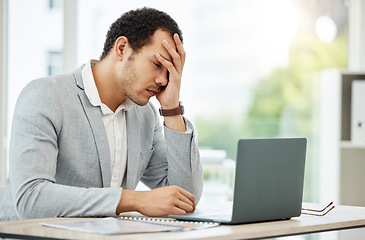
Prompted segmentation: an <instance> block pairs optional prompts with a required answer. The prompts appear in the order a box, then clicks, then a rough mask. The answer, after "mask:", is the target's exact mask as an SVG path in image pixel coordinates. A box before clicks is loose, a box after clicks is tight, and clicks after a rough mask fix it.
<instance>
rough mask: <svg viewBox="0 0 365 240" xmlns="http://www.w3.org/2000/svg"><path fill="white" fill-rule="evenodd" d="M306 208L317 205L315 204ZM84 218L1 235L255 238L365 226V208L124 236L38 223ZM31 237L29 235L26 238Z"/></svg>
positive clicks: (26, 223) (9, 227) (1, 228)
mask: <svg viewBox="0 0 365 240" xmlns="http://www.w3.org/2000/svg"><path fill="white" fill-rule="evenodd" d="M305 207H310V208H320V207H318V205H316V204H309V205H308V204H306V205H305ZM82 219H84V218H47V219H32V220H20V221H10V222H0V237H4V238H5V237H9V235H5V234H13V235H16V236H13V237H16V238H22V237H23V238H24V239H42V237H43V239H44V238H60V239H61V238H62V239H66V238H69V239H70V238H72V239H101V238H102V239H256V238H271V237H279V236H289V235H297V234H308V233H315V232H325V231H332V230H342V229H350V228H359V227H365V207H352V206H336V208H335V209H333V210H332V211H331V212H329V213H328V214H327V215H326V216H323V217H318V216H310V215H302V216H300V217H295V218H292V219H291V220H283V221H272V222H263V223H251V224H242V225H232V226H230V225H221V226H219V227H215V228H207V229H201V230H193V231H186V232H159V233H144V234H124V235H112V236H107V235H98V234H89V233H81V232H74V231H69V230H63V229H57V228H50V227H44V226H41V225H39V222H58V221H76V220H82ZM29 236H32V237H29Z"/></svg>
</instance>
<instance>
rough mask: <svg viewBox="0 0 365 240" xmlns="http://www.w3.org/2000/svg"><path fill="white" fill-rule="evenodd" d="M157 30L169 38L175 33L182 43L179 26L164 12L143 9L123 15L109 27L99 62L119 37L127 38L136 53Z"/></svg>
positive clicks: (148, 41)
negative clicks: (163, 32)
mask: <svg viewBox="0 0 365 240" xmlns="http://www.w3.org/2000/svg"><path fill="white" fill-rule="evenodd" d="M159 29H160V30H163V31H166V32H168V33H170V34H171V36H173V35H174V34H175V33H177V34H178V35H179V37H180V39H181V41H182V33H181V30H180V28H179V26H178V25H177V23H176V22H175V20H173V19H172V18H171V17H170V16H169V15H168V14H167V13H165V12H162V11H159V10H156V9H153V8H147V7H144V8H140V9H136V10H131V11H129V12H126V13H124V14H123V15H122V16H121V17H120V18H118V19H117V20H116V21H115V22H114V23H113V24H112V25H111V26H110V28H109V30H108V33H107V35H106V40H105V43H104V49H103V53H102V55H101V57H100V60H102V59H103V58H105V57H106V56H107V55H108V53H109V52H110V50H111V49H112V48H113V46H114V43H115V41H116V40H117V39H118V38H119V37H120V36H125V37H127V38H128V41H129V44H130V45H131V48H132V49H133V51H135V52H138V51H139V50H140V49H141V48H142V47H143V46H145V45H146V44H148V43H150V41H151V37H152V35H153V34H154V33H155V32H156V30H159Z"/></svg>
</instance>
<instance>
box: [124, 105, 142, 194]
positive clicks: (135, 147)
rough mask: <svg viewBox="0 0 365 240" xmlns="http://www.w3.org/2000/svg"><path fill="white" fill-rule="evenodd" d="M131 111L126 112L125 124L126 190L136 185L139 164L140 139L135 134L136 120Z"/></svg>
mask: <svg viewBox="0 0 365 240" xmlns="http://www.w3.org/2000/svg"><path fill="white" fill-rule="evenodd" d="M134 115H135V112H134V111H133V110H129V111H126V124H127V144H128V158H127V159H128V160H127V171H126V177H125V179H126V186H125V187H126V188H127V189H134V188H135V187H136V186H137V184H138V177H136V176H137V175H138V174H139V164H140V157H139V156H140V152H141V151H140V139H139V134H138V133H137V122H138V119H137V117H136V116H134Z"/></svg>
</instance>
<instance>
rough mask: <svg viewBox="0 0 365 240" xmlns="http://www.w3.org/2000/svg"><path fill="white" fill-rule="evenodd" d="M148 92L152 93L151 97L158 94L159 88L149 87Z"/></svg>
mask: <svg viewBox="0 0 365 240" xmlns="http://www.w3.org/2000/svg"><path fill="white" fill-rule="evenodd" d="M147 92H148V93H149V94H150V95H151V97H153V96H156V94H157V93H158V92H159V90H149V89H147Z"/></svg>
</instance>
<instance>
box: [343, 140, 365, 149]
mask: <svg viewBox="0 0 365 240" xmlns="http://www.w3.org/2000/svg"><path fill="white" fill-rule="evenodd" d="M340 146H341V148H349V149H365V143H354V142H351V141H341V144H340Z"/></svg>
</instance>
